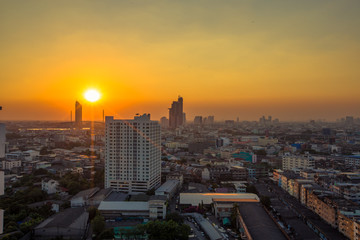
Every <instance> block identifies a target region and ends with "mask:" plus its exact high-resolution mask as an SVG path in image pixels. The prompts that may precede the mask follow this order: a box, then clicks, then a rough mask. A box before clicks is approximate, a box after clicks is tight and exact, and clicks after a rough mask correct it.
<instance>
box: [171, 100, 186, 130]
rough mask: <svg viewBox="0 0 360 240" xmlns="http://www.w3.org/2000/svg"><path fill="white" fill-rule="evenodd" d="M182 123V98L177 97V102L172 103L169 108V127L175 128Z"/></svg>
mask: <svg viewBox="0 0 360 240" xmlns="http://www.w3.org/2000/svg"><path fill="white" fill-rule="evenodd" d="M183 123H184V109H183V98H182V97H180V96H179V98H178V100H177V101H173V103H172V104H171V108H169V126H170V128H177V127H179V126H181V125H183Z"/></svg>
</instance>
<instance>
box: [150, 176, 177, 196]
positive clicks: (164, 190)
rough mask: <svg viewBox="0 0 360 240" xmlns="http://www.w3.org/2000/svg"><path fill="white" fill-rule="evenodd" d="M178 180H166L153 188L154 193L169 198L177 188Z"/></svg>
mask: <svg viewBox="0 0 360 240" xmlns="http://www.w3.org/2000/svg"><path fill="white" fill-rule="evenodd" d="M179 185H180V182H179V181H178V180H168V181H166V182H165V183H164V184H162V185H161V186H160V187H159V188H158V189H156V190H155V195H157V196H166V198H167V199H171V198H172V197H173V196H174V195H175V193H176V191H177V190H178V188H179Z"/></svg>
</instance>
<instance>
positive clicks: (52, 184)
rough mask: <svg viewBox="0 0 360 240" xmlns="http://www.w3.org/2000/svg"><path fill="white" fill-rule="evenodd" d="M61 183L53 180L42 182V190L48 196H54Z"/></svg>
mask: <svg viewBox="0 0 360 240" xmlns="http://www.w3.org/2000/svg"><path fill="white" fill-rule="evenodd" d="M58 187H59V182H58V181H56V180H53V179H43V180H41V190H43V191H45V192H46V193H47V194H54V193H57V192H58Z"/></svg>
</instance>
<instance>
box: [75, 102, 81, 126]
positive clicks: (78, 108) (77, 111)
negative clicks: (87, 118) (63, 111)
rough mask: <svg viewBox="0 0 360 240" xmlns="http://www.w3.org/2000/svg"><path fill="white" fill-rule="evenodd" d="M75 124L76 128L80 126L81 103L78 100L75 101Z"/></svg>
mask: <svg viewBox="0 0 360 240" xmlns="http://www.w3.org/2000/svg"><path fill="white" fill-rule="evenodd" d="M75 126H76V128H81V126H82V105H81V104H80V103H79V102H78V101H76V103H75Z"/></svg>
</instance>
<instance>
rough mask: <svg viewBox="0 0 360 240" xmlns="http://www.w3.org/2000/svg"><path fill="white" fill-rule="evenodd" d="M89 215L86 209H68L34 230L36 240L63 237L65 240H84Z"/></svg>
mask: <svg viewBox="0 0 360 240" xmlns="http://www.w3.org/2000/svg"><path fill="white" fill-rule="evenodd" d="M88 219H89V213H88V212H87V211H86V210H85V209H84V208H75V209H72V208H68V209H65V210H64V211H63V212H60V213H57V214H55V215H53V216H51V217H49V218H48V219H46V220H44V221H43V222H42V223H40V224H39V225H38V226H36V227H35V228H34V230H33V234H34V235H33V236H34V238H35V239H44V240H45V239H54V236H62V238H63V239H83V237H84V235H85V232H86V229H87V225H88Z"/></svg>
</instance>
